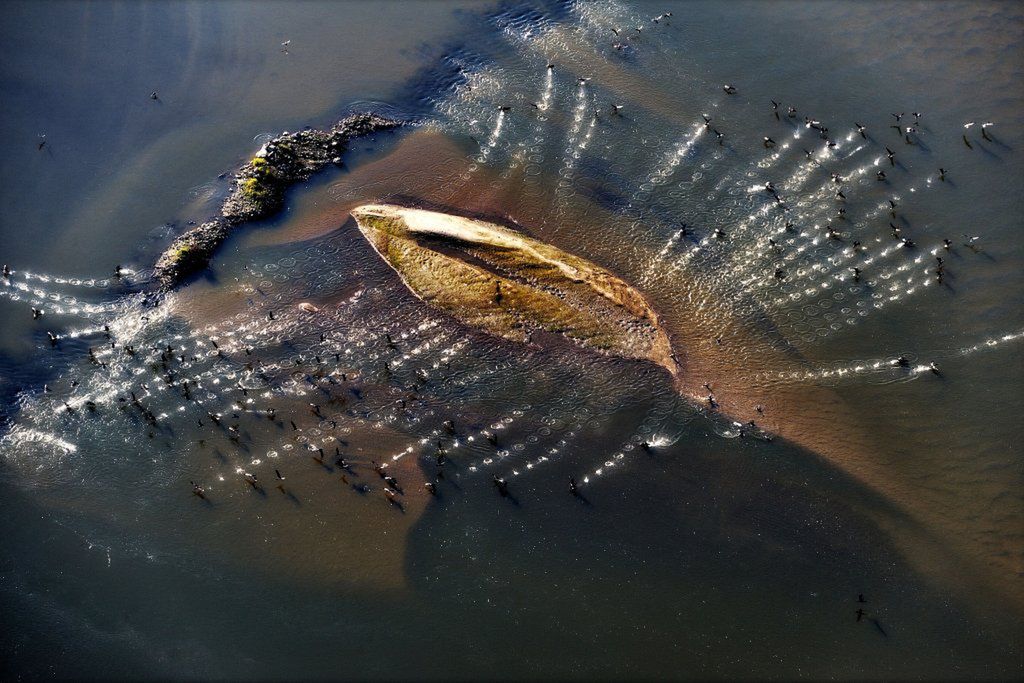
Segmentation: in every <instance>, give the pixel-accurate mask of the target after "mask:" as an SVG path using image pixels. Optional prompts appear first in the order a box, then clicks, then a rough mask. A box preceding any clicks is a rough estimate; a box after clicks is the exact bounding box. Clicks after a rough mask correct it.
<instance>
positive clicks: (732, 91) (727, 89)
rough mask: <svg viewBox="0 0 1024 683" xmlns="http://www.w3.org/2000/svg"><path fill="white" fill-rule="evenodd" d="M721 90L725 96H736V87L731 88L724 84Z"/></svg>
mask: <svg viewBox="0 0 1024 683" xmlns="http://www.w3.org/2000/svg"><path fill="white" fill-rule="evenodd" d="M722 90H724V91H725V92H726V94H727V95H735V94H736V87H735V86H732V85H729V84H728V83H726V84H725V85H723V86H722Z"/></svg>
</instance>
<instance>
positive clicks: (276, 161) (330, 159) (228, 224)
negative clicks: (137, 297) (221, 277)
mask: <svg viewBox="0 0 1024 683" xmlns="http://www.w3.org/2000/svg"><path fill="white" fill-rule="evenodd" d="M401 125H403V124H402V122H401V121H397V120H395V119H391V118H387V117H384V116H380V115H378V114H372V113H361V114H352V115H350V116H347V117H346V118H344V119H342V120H341V121H339V122H338V123H336V124H335V125H334V126H332V127H331V128H330V129H329V130H303V131H299V132H295V133H292V132H287V131H286V132H284V133H282V134H281V135H278V136H277V137H275V138H274V139H272V140H270V141H269V142H268V143H267V144H266V145H264V146H263V148H262V149H260V151H258V152H257V153H256V154H255V155H254V156H253V158H252V159H250V160H249V162H248V163H246V164H245V165H244V166H243V167H242V168H241V169H240V170H239V171H238V172H237V173H236V174H235V178H234V186H233V189H232V192H231V195H230V196H229V197H228V198H227V199H226V200H224V204H223V205H222V207H221V213H220V215H219V216H216V217H214V218H211V219H210V220H208V221H206V222H205V223H203V224H201V225H198V226H196V227H195V228H193V229H191V230H189V231H188V232H186V233H185V234H183V235H181V236H179V237H178V238H177V239H175V240H174V241H173V242H172V243H171V245H170V246H169V247H168V248H167V249H166V250H165V251H164V252H163V254H161V255H160V258H158V259H157V262H156V265H155V267H154V272H153V280H154V282H155V283H156V285H157V287H158V288H159V289H160V291H164V292H166V291H170V290H172V289H174V288H175V287H177V286H178V285H180V284H182V283H183V282H184V281H185V280H186V279H187V278H189V277H190V276H192V275H195V274H196V273H198V272H199V271H201V270H203V269H204V268H206V266H207V265H208V264H209V262H210V259H211V258H212V257H213V254H214V253H215V252H216V251H217V249H218V247H220V245H221V244H223V243H224V240H226V239H227V238H228V236H229V235H230V234H231V233H232V231H233V230H234V229H235V228H237V227H239V226H241V225H243V224H245V223H248V222H250V221H253V220H257V219H260V218H266V217H268V216H270V215H272V214H273V213H275V212H276V211H278V210H279V209H280V208H281V205H282V204H283V202H284V193H285V191H286V190H287V189H288V188H289V187H291V186H292V185H294V184H295V183H297V182H302V181H305V180H308V179H309V178H310V177H312V175H313V174H314V173H316V172H318V171H320V170H322V169H323V168H324V167H326V166H327V165H328V164H340V163H341V158H342V155H343V154H344V152H345V150H346V149H347V147H348V143H349V141H350V140H352V139H353V138H357V137H362V136H366V135H370V134H372V133H377V132H380V131H385V130H391V129H393V128H397V127H399V126H401Z"/></svg>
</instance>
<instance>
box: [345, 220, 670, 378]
mask: <svg viewBox="0 0 1024 683" xmlns="http://www.w3.org/2000/svg"><path fill="white" fill-rule="evenodd" d="M352 216H353V217H354V218H355V219H356V222H357V224H358V225H359V229H360V230H361V231H362V232H363V234H364V235H365V236H366V238H367V240H369V242H370V244H372V245H373V247H374V249H376V250H377V252H378V253H379V254H380V255H381V256H382V257H383V258H384V260H385V261H387V262H388V264H389V265H390V266H391V267H392V268H394V269H395V271H396V272H398V274H399V275H400V276H401V278H402V281H403V282H404V283H405V284H406V286H407V287H408V288H409V289H410V290H411V291H412V292H413V293H414V294H415V295H416V296H418V297H419V298H420V299H422V300H424V301H425V302H427V303H428V304H430V305H433V306H435V307H437V308H440V309H441V310H443V311H445V312H447V313H449V314H451V315H453V316H454V317H456V318H457V319H459V320H460V321H462V322H464V323H466V324H468V325H470V326H472V327H475V328H478V329H481V330H483V331H485V332H488V333H490V334H493V335H496V336H499V337H504V338H506V339H512V340H515V341H521V342H522V341H529V340H530V338H531V335H532V334H534V333H537V332H551V333H557V334H561V335H563V336H565V337H567V338H569V339H571V340H573V341H575V342H577V343H579V344H581V345H582V346H584V347H586V348H589V349H592V350H595V351H599V352H602V353H606V354H609V355H615V356H621V357H623V358H636V359H642V360H650V361H653V362H655V363H657V364H658V365H660V366H662V367H664V368H665V369H666V370H668V371H669V372H670V373H671V374H672V376H673V377H674V378H675V377H678V375H679V372H680V367H679V363H678V361H677V360H676V357H675V355H674V354H673V351H672V346H671V343H670V342H669V339H668V335H667V334H666V333H665V330H664V329H663V328H662V326H661V322H660V321H659V319H658V316H657V314H656V313H655V312H654V310H653V309H652V308H651V307H650V306H649V305H648V304H647V302H646V300H645V299H644V297H643V296H642V295H641V294H640V292H638V291H637V290H635V289H634V288H633V287H631V286H630V285H628V284H627V283H625V282H624V281H622V280H620V279H619V278H617V277H616V276H614V275H612V274H611V273H610V272H608V271H607V270H605V269H603V268H601V267H599V266H597V265H595V264H593V263H591V262H590V261H586V260H584V259H582V258H580V257H578V256H574V255H572V254H568V253H566V252H564V251H562V250H560V249H558V248H556V247H553V246H551V245H549V244H545V243H543V242H539V241H537V240H534V239H531V238H529V237H526V236H525V235H522V234H520V233H518V232H515V231H513V230H511V229H509V228H505V227H502V226H500V225H496V224H494V223H487V222H484V221H480V220H475V219H471V218H464V217H462V216H455V215H451V214H444V213H438V212H435V211H425V210H422V209H412V208H406V207H401V206H394V205H387V204H370V205H365V206H360V207H358V208H356V209H354V210H353V211H352Z"/></svg>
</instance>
